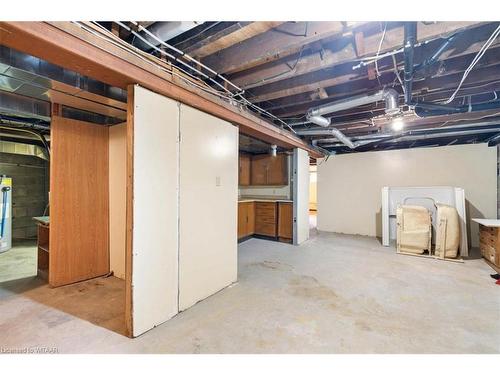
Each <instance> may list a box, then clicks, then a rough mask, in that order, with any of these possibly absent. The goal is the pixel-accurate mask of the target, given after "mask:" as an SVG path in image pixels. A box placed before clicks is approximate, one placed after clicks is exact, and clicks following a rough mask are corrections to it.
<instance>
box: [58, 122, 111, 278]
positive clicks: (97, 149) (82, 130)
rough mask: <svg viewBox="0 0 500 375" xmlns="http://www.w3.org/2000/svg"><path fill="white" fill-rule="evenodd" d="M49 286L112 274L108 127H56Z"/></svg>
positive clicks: (65, 124)
mask: <svg viewBox="0 0 500 375" xmlns="http://www.w3.org/2000/svg"><path fill="white" fill-rule="evenodd" d="M51 146H52V149H51V150H52V152H51V163H50V191H51V194H50V257H49V262H50V263H49V267H50V272H49V283H50V285H52V286H60V285H66V284H71V283H74V282H77V281H82V280H86V279H90V278H93V277H97V276H101V275H104V274H106V273H108V272H109V247H108V235H109V230H108V228H109V223H108V214H109V213H108V210H109V195H108V128H107V127H105V126H101V125H95V124H90V123H86V122H82V121H76V120H70V119H66V118H62V117H57V116H54V117H53V118H52V122H51Z"/></svg>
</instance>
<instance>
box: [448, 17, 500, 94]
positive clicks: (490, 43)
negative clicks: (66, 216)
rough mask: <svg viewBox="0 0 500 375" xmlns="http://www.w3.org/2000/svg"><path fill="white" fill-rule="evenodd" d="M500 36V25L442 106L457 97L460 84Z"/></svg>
mask: <svg viewBox="0 0 500 375" xmlns="http://www.w3.org/2000/svg"><path fill="white" fill-rule="evenodd" d="M498 35H500V25H499V26H498V27H497V28H496V29H495V31H493V34H491V36H490V37H489V38H488V40H487V41H486V42H485V43H484V44H483V46H482V47H481V49H480V50H479V52H478V53H477V54H476V56H475V57H474V59H473V60H472V62H471V64H470V65H469V67H468V68H467V69H466V70H465V72H464V75H463V76H462V79H461V80H460V83H459V84H458V87H457V88H456V89H455V91H454V92H453V94H452V95H451V96H450V97H449V98H448V100H446V101H444V102H443V104H450V103H451V102H452V101H453V100H454V99H455V96H456V95H457V93H458V91H459V90H460V88H461V87H462V84H463V83H464V81H465V79H466V78H467V76H468V75H469V73H470V72H471V70H472V69H474V66H475V65H476V64H477V63H478V61H479V60H480V59H481V57H483V55H484V53H485V52H486V50H487V49H488V48H489V47H490V46H491V45H492V44H493V42H494V41H495V39H496V38H497V37H498Z"/></svg>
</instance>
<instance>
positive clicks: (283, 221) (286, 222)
mask: <svg viewBox="0 0 500 375" xmlns="http://www.w3.org/2000/svg"><path fill="white" fill-rule="evenodd" d="M278 237H279V240H280V241H283V242H292V239H293V203H291V202H278Z"/></svg>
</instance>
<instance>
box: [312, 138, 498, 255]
mask: <svg viewBox="0 0 500 375" xmlns="http://www.w3.org/2000/svg"><path fill="white" fill-rule="evenodd" d="M496 152H497V150H496V148H495V147H488V146H487V145H486V144H475V145H458V146H447V147H436V148H416V149H408V150H394V151H379V152H364V153H354V154H345V155H336V156H332V157H330V158H329V159H328V161H319V163H318V230H320V231H328V232H340V233H349V234H362V235H368V236H381V233H382V223H381V188H382V187H383V186H454V187H461V188H464V189H465V198H466V201H467V208H468V212H467V215H468V223H469V232H470V233H469V235H470V237H471V238H472V245H473V246H478V236H477V231H478V229H477V224H475V223H472V224H471V223H470V219H471V218H472V217H486V218H496V215H497V213H496V205H497V198H496V197H497V193H496V189H497V186H496V160H497V155H496Z"/></svg>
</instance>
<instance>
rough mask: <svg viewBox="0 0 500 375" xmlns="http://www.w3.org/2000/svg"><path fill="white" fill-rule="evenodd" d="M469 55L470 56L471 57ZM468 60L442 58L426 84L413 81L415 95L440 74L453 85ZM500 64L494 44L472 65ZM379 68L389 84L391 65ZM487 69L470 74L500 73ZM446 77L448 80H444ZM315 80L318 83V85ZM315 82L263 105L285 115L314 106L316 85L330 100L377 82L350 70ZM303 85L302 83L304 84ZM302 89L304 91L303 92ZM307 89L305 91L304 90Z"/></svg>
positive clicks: (382, 76) (499, 49) (367, 87)
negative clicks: (369, 80)
mask: <svg viewBox="0 0 500 375" xmlns="http://www.w3.org/2000/svg"><path fill="white" fill-rule="evenodd" d="M497 46H500V42H499V43H498V44H497ZM471 59H472V57H471ZM469 64H470V59H463V58H460V57H456V58H453V59H450V60H447V61H445V62H443V63H442V64H441V65H440V66H439V69H438V67H436V69H438V71H437V72H435V73H434V74H433V75H432V78H428V81H427V82H429V86H428V87H426V85H425V83H424V82H422V81H417V82H416V83H415V88H414V89H415V91H416V93H415V94H416V95H418V94H419V92H418V90H423V89H431V90H434V89H437V87H436V86H435V84H434V82H436V81H435V80H436V79H437V78H439V77H443V79H442V80H440V81H439V82H440V83H441V84H443V85H444V86H443V87H450V86H453V85H455V86H456V85H458V81H459V79H460V77H459V76H456V75H457V74H462V72H463V71H464V70H465V69H466V68H467V67H468V66H469ZM499 64H500V48H495V49H492V50H491V51H488V52H487V53H486V54H485V55H484V56H483V58H482V59H481V61H480V62H479V63H478V64H477V65H476V68H475V71H481V69H483V68H486V67H494V66H497V69H498V65H499ZM379 71H380V72H381V76H380V77H379V80H380V82H381V83H382V84H390V83H391V81H393V80H394V74H393V72H392V68H391V67H384V68H382V67H381V68H379ZM489 72H490V73H493V74H492V75H491V76H489V77H488V76H487V75H486V74H484V73H483V74H477V73H475V72H474V70H473V71H472V72H471V73H475V74H474V75H473V76H471V77H478V78H479V79H480V80H481V81H480V82H481V83H482V82H484V81H485V79H486V80H487V79H491V80H493V79H495V77H497V78H498V76H499V75H500V71H499V73H497V74H494V73H495V69H494V68H492V69H490V70H489ZM327 73H328V72H326V73H324V75H326V76H327V75H328V74H327ZM444 77H449V78H448V79H445V78H444ZM446 80H448V81H450V82H448V83H447V82H446ZM467 82H472V78H469V79H468V80H467V81H466V83H467ZM318 83H319V84H320V85H319V86H317V85H318ZM318 83H312V84H310V85H309V86H307V87H308V89H306V90H304V91H300V90H297V91H295V89H289V90H287V95H283V96H282V97H281V98H282V99H279V100H275V101H274V102H273V105H271V106H265V108H266V109H267V110H278V111H277V112H275V114H277V115H279V116H288V115H290V114H297V113H304V112H303V111H304V110H307V108H308V107H309V106H314V105H317V104H318V103H317V99H318V98H312V99H311V97H310V95H311V93H312V92H314V90H317V88H318V87H321V88H326V92H327V95H328V97H329V98H330V100H335V98H336V97H339V96H343V95H345V93H346V92H349V93H350V94H354V93H356V92H357V91H364V90H366V89H370V88H372V87H376V86H378V82H374V83H373V82H372V83H370V82H367V77H366V76H353V75H352V73H351V74H346V75H344V76H339V77H334V78H331V79H325V80H323V81H320V82H318ZM304 86H305V85H304ZM304 86H301V87H304ZM304 92H305V93H304ZM306 93H307V94H306ZM285 108H287V110H285Z"/></svg>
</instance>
